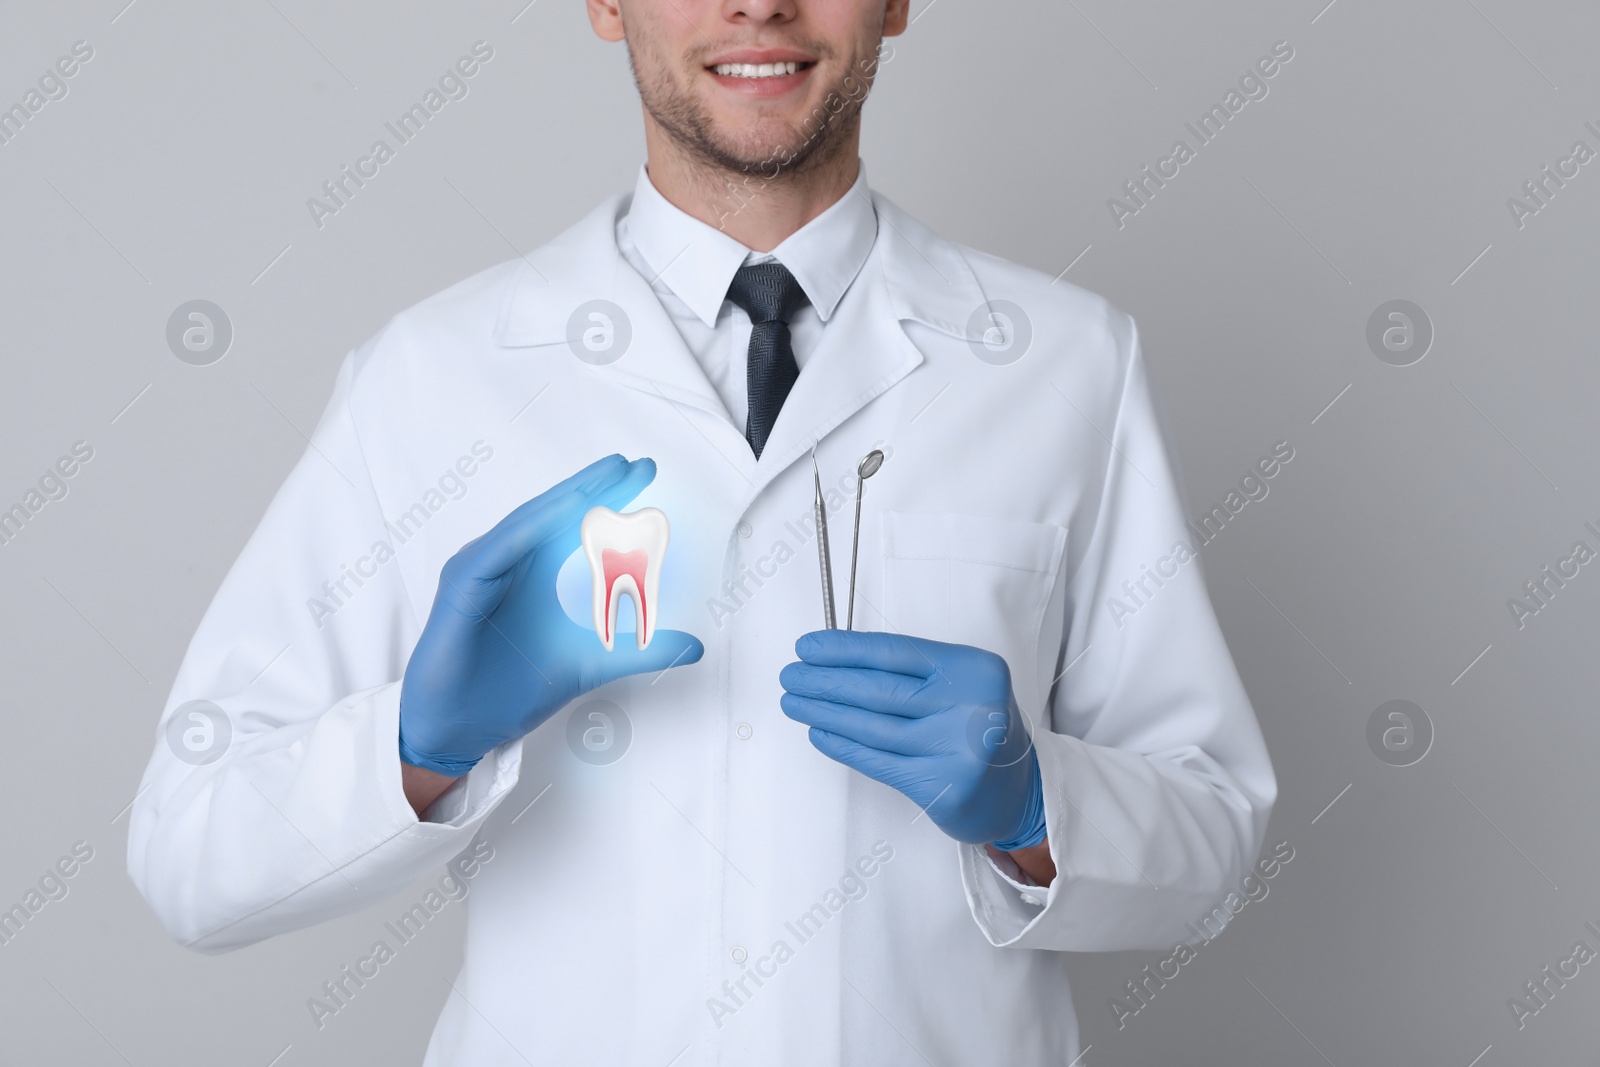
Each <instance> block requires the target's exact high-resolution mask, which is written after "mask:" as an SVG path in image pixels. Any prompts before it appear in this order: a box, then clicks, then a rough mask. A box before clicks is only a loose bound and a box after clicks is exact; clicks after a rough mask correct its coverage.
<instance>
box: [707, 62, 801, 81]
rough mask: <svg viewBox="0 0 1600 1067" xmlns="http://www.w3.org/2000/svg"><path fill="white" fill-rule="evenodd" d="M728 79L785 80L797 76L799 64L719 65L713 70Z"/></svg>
mask: <svg viewBox="0 0 1600 1067" xmlns="http://www.w3.org/2000/svg"><path fill="white" fill-rule="evenodd" d="M711 69H712V70H714V71H715V72H716V73H718V74H721V75H723V76H724V77H728V78H783V77H787V76H788V75H790V74H796V73H798V72H799V70H800V64H799V63H761V64H755V63H718V64H717V65H716V66H714V67H712V68H711Z"/></svg>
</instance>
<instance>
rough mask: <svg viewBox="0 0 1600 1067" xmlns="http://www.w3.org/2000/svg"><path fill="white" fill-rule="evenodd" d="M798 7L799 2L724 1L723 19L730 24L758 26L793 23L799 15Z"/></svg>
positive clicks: (779, 0)
mask: <svg viewBox="0 0 1600 1067" xmlns="http://www.w3.org/2000/svg"><path fill="white" fill-rule="evenodd" d="M798 6H799V4H798V0H723V4H722V17H723V18H724V19H725V20H727V21H728V22H749V23H755V24H757V25H762V24H764V23H768V22H792V21H793V20H794V18H795V17H796V15H798V14H799V11H798Z"/></svg>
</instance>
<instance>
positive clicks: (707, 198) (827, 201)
mask: <svg viewBox="0 0 1600 1067" xmlns="http://www.w3.org/2000/svg"><path fill="white" fill-rule="evenodd" d="M837 144H838V148H837V150H836V151H833V152H830V153H829V154H828V156H827V158H815V159H812V160H809V161H808V165H807V166H805V167H804V168H802V169H801V170H798V171H780V172H779V174H778V176H777V177H776V178H767V177H763V176H762V174H760V173H750V174H740V173H736V172H733V171H729V170H725V169H723V168H721V167H718V166H714V165H712V164H710V163H707V162H705V161H704V160H701V159H699V158H696V157H693V156H691V155H690V154H689V153H687V152H685V151H684V150H683V148H682V147H681V146H680V145H679V144H678V143H677V142H676V141H674V140H673V139H672V138H671V137H670V136H669V135H668V134H667V133H666V131H665V130H663V129H662V128H661V127H660V126H658V125H657V124H656V123H655V121H654V120H653V119H652V118H651V117H650V115H649V113H648V112H647V113H646V114H645V150H646V152H647V154H648V159H649V164H648V166H647V167H646V171H647V173H648V174H649V175H650V182H651V184H652V185H654V186H655V187H656V191H657V192H659V193H660V194H661V195H662V196H663V197H665V198H666V199H667V201H668V202H669V203H671V204H672V205H673V206H674V207H676V208H678V209H679V210H680V211H682V212H684V213H685V214H688V215H690V216H692V217H694V218H697V219H699V220H700V221H701V222H703V223H705V224H706V225H708V226H714V227H716V228H717V229H720V230H721V231H722V232H723V233H726V234H727V235H728V236H729V237H732V238H733V239H734V240H736V241H738V242H739V243H740V244H742V245H744V246H745V247H746V248H749V249H751V250H753V251H756V252H770V251H772V250H773V249H774V248H776V247H778V246H779V245H780V244H782V243H783V242H784V240H785V239H786V238H787V237H788V236H789V235H790V234H792V233H794V232H795V231H796V230H798V229H800V228H801V227H802V226H804V225H805V224H806V223H808V222H810V221H811V220H812V219H814V218H816V217H817V216H818V215H820V214H822V213H823V212H824V211H826V210H828V208H830V207H832V206H833V205H834V204H836V203H838V202H839V199H840V198H841V197H843V196H844V195H845V194H846V193H848V192H849V191H850V187H851V186H852V185H854V184H855V181H856V177H857V176H858V174H859V172H860V163H859V150H860V140H859V136H851V137H841V138H839V140H838V142H837Z"/></svg>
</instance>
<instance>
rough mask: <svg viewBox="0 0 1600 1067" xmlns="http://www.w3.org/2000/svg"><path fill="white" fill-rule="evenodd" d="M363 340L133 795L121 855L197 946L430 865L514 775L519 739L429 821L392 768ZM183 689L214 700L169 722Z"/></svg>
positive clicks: (343, 902) (390, 572) (339, 907)
mask: <svg viewBox="0 0 1600 1067" xmlns="http://www.w3.org/2000/svg"><path fill="white" fill-rule="evenodd" d="M375 342H376V339H374V343H375ZM368 354H370V350H369V349H361V350H357V351H356V352H353V353H351V354H350V355H349V356H347V357H346V359H345V361H344V363H343V365H342V366H341V368H340V371H339V375H338V378H337V381H336V383H335V386H334V391H333V396H332V398H331V400H330V401H329V403H328V406H327V409H326V410H325V412H324V413H323V415H322V418H321V420H320V422H319V423H318V425H317V428H316V430H315V432H314V434H313V435H312V437H311V439H310V443H309V447H308V448H307V449H306V451H305V454H304V455H303V456H302V457H301V458H300V460H299V462H298V463H297V464H296V465H295V467H294V468H293V470H292V471H291V472H290V474H289V476H288V479H287V480H286V481H285V482H284V484H283V486H282V487H281V488H280V489H279V491H278V493H277V494H276V496H275V497H274V498H273V500H272V502H271V504H270V505H269V507H268V509H267V512H266V514H265V516H264V517H263V518H262V520H261V523H260V525H259V526H258V527H257V529H256V531H255V533H254V534H253V535H252V536H251V538H250V539H249V541H248V543H247V544H246V545H245V548H244V550H243V552H242V553H241V554H240V556H239V558H238V560H237V561H236V562H235V563H234V565H233V567H232V569H231V570H230V571H229V572H228V575H227V577H226V578H225V580H224V581H223V583H222V586H221V588H220V589H219V591H218V592H217V594H216V597H215V598H214V600H213V601H212V603H211V606H210V607H209V609H208V610H207V611H206V612H205V615H204V617H203V618H202V620H201V623H200V626H199V628H198V630H197V631H196V633H195V635H194V638H193V640H192V641H191V643H190V645H189V648H188V651H187V652H186V654H185V656H184V659H183V662H182V665H181V666H180V668H179V671H178V675H177V678H176V680H175V682H174V684H173V687H172V691H171V694H170V696H169V697H168V699H167V702H166V705H165V708H164V712H163V715H162V717H161V724H160V727H159V728H158V730H157V734H156V743H155V751H154V754H153V755H152V756H151V758H150V763H149V766H148V768H147V769H146V771H145V775H144V779H143V782H142V783H141V787H140V792H139V793H138V795H137V798H136V799H135V801H134V803H133V805H132V815H131V821H130V826H129V836H128V872H129V874H130V876H131V877H132V879H133V882H134V884H135V885H136V886H137V887H138V888H139V891H140V892H141V893H142V894H143V895H144V897H145V899H146V900H147V901H148V902H149V903H150V906H151V907H152V908H153V909H154V911H155V913H156V915H157V917H158V918H159V919H160V920H161V922H162V924H163V925H164V926H165V927H166V928H167V930H168V931H169V932H170V933H171V934H172V935H173V936H174V937H175V938H177V939H178V940H179V941H180V942H181V943H183V944H185V945H187V946H189V947H191V948H194V949H198V950H200V951H203V952H222V951H226V950H229V949H232V948H237V947H239V946H241V945H246V944H250V943H252V942H255V941H259V940H261V939H263V938H266V937H270V936H272V935H273V934H277V933H282V932H285V931H288V930H294V929H298V928H300V927H304V926H309V925H311V924H313V923H317V922H320V921H322V920H324V919H327V918H330V917H333V916H336V915H340V914H343V913H347V912H351V911H354V910H357V909H359V908H361V907H363V906H365V905H367V904H370V903H372V902H373V901H376V900H378V899H379V898H381V897H383V896H385V895H387V894H389V893H390V892H392V891H394V890H397V889H399V888H401V887H403V886H404V885H406V884H408V883H409V882H411V881H412V880H414V879H415V878H417V877H418V876H420V875H424V874H427V873H428V872H430V871H431V870H433V869H434V868H436V867H437V866H438V865H439V864H441V863H443V862H445V861H447V860H449V859H450V858H451V857H452V856H454V855H456V854H457V853H459V852H461V851H462V850H463V849H465V848H466V847H467V846H468V845H469V844H471V842H472V839H473V837H474V835H475V834H476V832H477V830H478V828H479V826H480V825H481V824H482V822H483V820H484V818H485V817H486V816H487V814H488V813H489V811H490V810H491V809H492V808H493V807H494V806H495V805H496V804H498V803H499V801H500V800H501V799H502V798H503V797H504V796H505V795H506V793H507V792H508V791H509V790H510V788H511V787H512V785H514V784H515V781H516V778H517V771H518V765H519V761H520V758H521V746H520V743H519V742H513V743H510V744H508V745H504V746H501V747H500V748H499V749H496V750H495V751H494V752H492V753H490V754H489V755H488V756H486V757H485V758H484V759H483V761H482V762H481V763H479V765H478V766H477V767H476V768H474V769H473V771H472V772H471V773H470V774H469V775H467V776H466V777H465V778H464V779H462V780H461V781H459V782H457V783H456V784H455V785H454V786H452V787H451V789H450V790H449V792H448V793H447V794H446V795H445V796H444V797H442V798H441V799H440V801H439V802H437V803H436V804H435V805H434V806H433V808H432V809H430V811H429V812H428V813H427V814H428V816H429V819H428V821H423V820H419V819H418V818H417V817H416V816H415V814H414V813H413V812H412V810H411V806H410V804H409V803H408V802H407V801H406V798H405V795H404V792H403V790H402V788H401V782H400V759H399V751H398V741H397V737H398V727H399V706H400V681H401V679H402V677H403V675H404V670H405V664H406V661H407V659H408V658H409V656H410V651H411V648H412V646H413V645H414V644H415V643H416V640H417V637H418V635H419V633H420V623H419V620H418V618H417V612H416V609H415V608H414V606H413V604H412V603H411V601H410V600H409V599H408V597H407V594H406V588H405V583H404V581H403V580H402V577H401V573H400V563H399V562H398V560H397V558H392V557H391V554H392V553H394V552H401V553H403V552H405V551H406V550H405V548H404V546H403V542H402V540H401V537H400V536H398V535H397V534H398V531H397V530H396V529H395V528H391V527H388V526H387V524H386V523H385V520H384V511H383V508H382V505H381V504H380V502H379V499H378V494H377V491H376V489H375V488H374V484H373V480H372V478H371V476H370V474H369V470H368V465H367V461H366V456H365V455H364V453H363V447H362V442H361V440H360V439H359V438H358V436H357V432H356V419H355V417H354V416H353V415H352V408H351V399H352V394H353V393H354V392H355V383H356V382H357V381H358V380H359V377H360V374H359V368H360V367H361V366H362V365H363V356H364V355H368ZM352 575H354V577H352ZM324 583H328V584H327V585H326V586H325V585H324ZM429 592H430V594H431V590H430V591H429ZM423 602H424V603H430V602H431V595H430V596H429V597H427V598H426V599H425V600H424V601H423ZM192 701H208V702H210V704H212V705H214V706H215V708H216V709H220V715H217V714H216V713H213V718H212V719H211V720H208V719H207V718H206V716H205V715H204V714H202V715H201V716H200V717H199V718H196V717H194V716H193V715H192V714H191V713H190V711H189V710H184V713H183V714H182V715H181V716H178V718H179V720H180V721H179V722H178V723H177V724H176V725H172V720H173V719H174V714H175V712H178V711H180V710H182V709H183V706H184V705H188V704H190V702H192ZM208 722H210V725H209V726H208V725H207V724H208ZM208 746H209V747H208ZM216 753H220V755H219V756H217V758H211V756H212V755H213V754H216Z"/></svg>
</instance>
